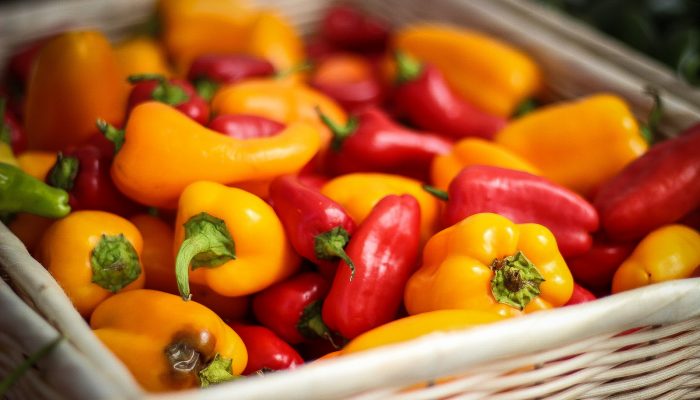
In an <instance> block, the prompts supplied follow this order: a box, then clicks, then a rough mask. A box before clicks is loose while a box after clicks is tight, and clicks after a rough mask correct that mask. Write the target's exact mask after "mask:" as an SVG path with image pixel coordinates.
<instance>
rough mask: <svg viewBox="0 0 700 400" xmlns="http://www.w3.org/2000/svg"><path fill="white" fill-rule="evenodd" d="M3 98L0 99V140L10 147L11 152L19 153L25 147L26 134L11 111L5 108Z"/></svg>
mask: <svg viewBox="0 0 700 400" xmlns="http://www.w3.org/2000/svg"><path fill="white" fill-rule="evenodd" d="M4 101H5V100H4V99H0V118H1V120H0V140H2V141H4V142H6V143H8V144H9V145H10V147H12V152H13V153H15V154H19V153H21V152H23V151H25V150H26V149H27V135H26V134H25V133H24V128H22V125H21V124H20V122H19V121H18V120H17V118H16V117H15V116H14V114H13V113H12V111H10V110H8V109H6V105H5V104H6V103H4Z"/></svg>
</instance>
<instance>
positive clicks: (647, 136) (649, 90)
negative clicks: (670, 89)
mask: <svg viewBox="0 0 700 400" xmlns="http://www.w3.org/2000/svg"><path fill="white" fill-rule="evenodd" d="M644 93H645V94H647V95H649V96H651V97H652V99H653V100H654V104H653V105H652V106H651V110H649V115H648V116H647V122H646V123H645V124H642V126H641V127H640V128H639V130H640V133H641V134H642V137H643V138H644V140H645V141H646V142H647V143H648V144H650V145H651V144H653V143H654V140H655V138H656V135H657V132H658V130H659V125H660V124H661V118H662V117H663V114H664V107H663V102H662V100H661V95H660V94H659V90H658V89H657V88H655V87H652V86H647V87H645V88H644Z"/></svg>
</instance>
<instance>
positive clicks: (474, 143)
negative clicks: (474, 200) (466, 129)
mask: <svg viewBox="0 0 700 400" xmlns="http://www.w3.org/2000/svg"><path fill="white" fill-rule="evenodd" d="M472 165H490V166H494V167H501V168H508V169H514V170H518V171H524V172H528V173H531V174H533V175H540V172H539V170H538V169H537V168H536V167H535V166H534V165H532V164H530V163H529V162H527V161H526V160H524V159H523V158H522V157H520V156H518V155H517V154H514V153H513V152H511V151H510V150H508V149H506V148H504V147H502V146H499V145H498V144H496V143H494V142H490V141H487V140H483V139H477V138H467V139H462V140H460V141H459V142H457V143H455V145H454V146H453V147H452V151H450V153H448V154H443V155H437V156H435V158H434V159H433V163H432V165H431V169H430V176H431V181H432V184H433V186H435V187H436V188H438V189H442V190H447V187H448V186H449V184H450V182H451V181H452V178H454V177H455V176H457V174H458V173H459V171H461V170H462V169H463V168H464V167H468V166H472Z"/></svg>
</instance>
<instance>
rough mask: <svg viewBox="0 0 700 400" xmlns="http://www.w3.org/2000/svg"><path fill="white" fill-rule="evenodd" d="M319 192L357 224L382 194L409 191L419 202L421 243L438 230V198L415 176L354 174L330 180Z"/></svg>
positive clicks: (398, 193) (382, 196) (407, 192)
mask: <svg viewBox="0 0 700 400" xmlns="http://www.w3.org/2000/svg"><path fill="white" fill-rule="evenodd" d="M321 193H323V194H324V195H326V196H327V197H329V198H331V199H333V200H334V201H335V202H337V203H338V204H340V205H341V206H343V207H344V208H345V211H347V213H348V214H349V215H350V216H351V217H352V218H353V220H354V221H355V222H356V223H358V224H359V223H361V222H362V221H363V220H364V219H365V217H367V215H369V213H370V211H372V208H374V206H375V204H377V203H378V202H379V200H381V199H382V198H384V197H385V196H388V195H390V194H396V195H400V194H410V195H411V196H413V197H415V198H416V200H418V204H420V214H421V216H420V217H421V241H422V242H423V243H425V241H426V240H428V238H429V237H430V236H431V235H432V234H433V233H434V232H435V231H436V230H437V229H438V224H439V223H440V221H439V216H440V207H441V206H442V205H441V204H440V201H439V200H438V199H436V198H435V197H434V196H433V195H431V194H429V193H428V192H426V191H425V190H424V189H423V187H422V184H421V182H419V181H417V180H415V179H411V178H406V177H403V176H399V175H392V174H381V173H353V174H347V175H341V176H339V177H336V178H333V179H331V180H330V181H328V182H327V183H326V184H325V185H323V187H322V188H321Z"/></svg>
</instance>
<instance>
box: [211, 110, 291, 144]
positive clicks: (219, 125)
mask: <svg viewBox="0 0 700 400" xmlns="http://www.w3.org/2000/svg"><path fill="white" fill-rule="evenodd" d="M209 128H210V129H213V130H215V131H217V132H221V133H223V134H224V135H226V136H229V137H232V138H236V139H253V138H263V137H269V136H274V135H276V134H277V133H279V132H281V131H282V130H283V129H284V128H285V125H284V124H282V123H279V122H277V121H273V120H271V119H269V118H265V117H260V116H257V115H243V114H236V115H232V114H224V115H218V116H216V117H214V119H212V120H211V121H210V122H209Z"/></svg>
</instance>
